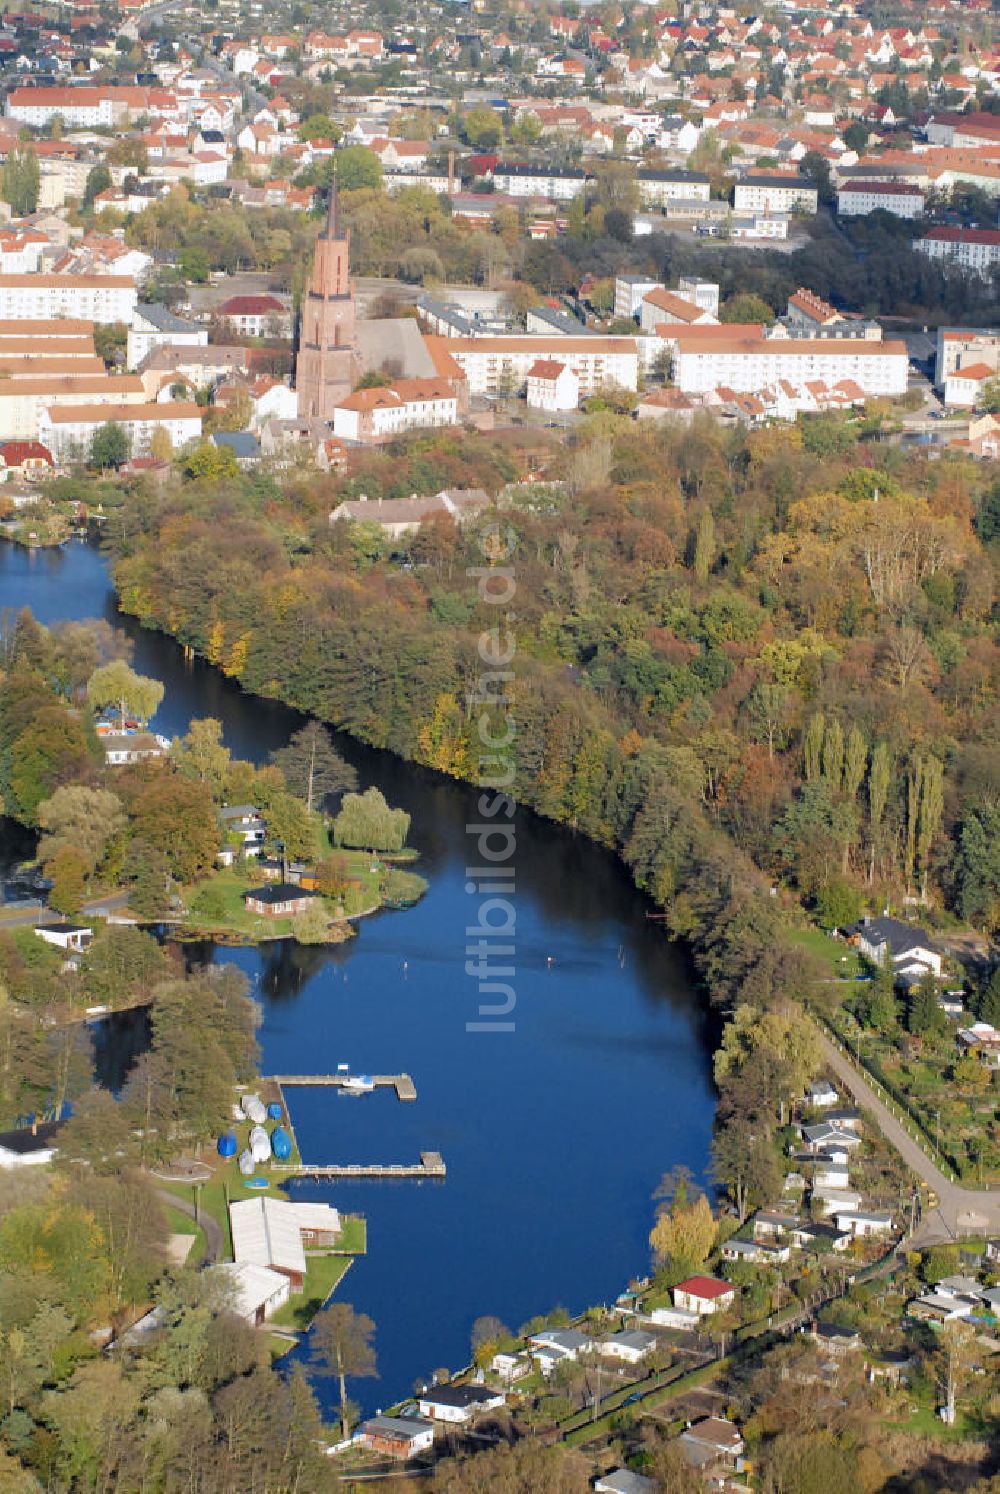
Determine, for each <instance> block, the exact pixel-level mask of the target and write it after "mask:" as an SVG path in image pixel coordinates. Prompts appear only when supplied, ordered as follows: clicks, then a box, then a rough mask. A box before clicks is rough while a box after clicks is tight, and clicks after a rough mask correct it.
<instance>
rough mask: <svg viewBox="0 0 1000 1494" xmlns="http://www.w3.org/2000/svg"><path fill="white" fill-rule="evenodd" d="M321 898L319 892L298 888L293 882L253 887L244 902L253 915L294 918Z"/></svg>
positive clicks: (246, 893) (244, 895)
mask: <svg viewBox="0 0 1000 1494" xmlns="http://www.w3.org/2000/svg"><path fill="white" fill-rule="evenodd" d="M319 896H320V894H319V893H318V892H312V891H310V889H309V888H306V887H296V886H295V885H294V883H292V882H272V883H270V884H269V885H268V886H266V887H252V888H251V889H250V891H249V892H245V893H244V894H243V901H244V902H245V903H246V906H247V908H248V909H249V911H250V912H251V913H257V914H259V915H260V917H262V918H294V917H295V916H296V915H297V914H299V913H304V912H305V911H306V909H307V908H308V907H309V905H310V904H311V903H312V902H313V900H314V899H315V898H317V897H319Z"/></svg>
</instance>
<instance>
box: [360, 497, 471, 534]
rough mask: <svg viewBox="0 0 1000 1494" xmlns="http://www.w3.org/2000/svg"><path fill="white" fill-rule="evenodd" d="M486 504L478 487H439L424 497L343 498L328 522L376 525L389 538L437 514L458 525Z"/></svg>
mask: <svg viewBox="0 0 1000 1494" xmlns="http://www.w3.org/2000/svg"><path fill="white" fill-rule="evenodd" d="M489 505H490V497H489V494H488V493H486V492H484V490H483V489H482V488H450V489H449V488H442V490H441V492H440V493H432V494H431V495H430V497H428V498H418V497H417V496H416V494H414V496H413V497H412V498H374V499H373V498H359V499H356V500H345V501H344V502H343V503H340V504H338V505H337V507H336V508H335V509H334V510H333V511H332V513H331V514H330V523H331V524H335V523H344V522H345V521H346V522H348V523H352V524H377V525H378V526H379V528H380V529H383V530H384V531H385V533H386V534H387V535H388V536H389V538H390V539H399V538H400V537H401V536H402V535H404V534H415V533H416V532H417V530H418V529H419V528H420V526H421V524H425V523H427V522H428V521H429V520H432V519H434V518H437V517H444V518H448V519H451V520H452V521H453V522H454V523H455V524H458V525H460V526H461V525H462V524H466V523H468V522H469V520H470V519H474V518H477V517H478V516H479V514H481V513H483V511H484V510H485V509H487V508H488V507H489Z"/></svg>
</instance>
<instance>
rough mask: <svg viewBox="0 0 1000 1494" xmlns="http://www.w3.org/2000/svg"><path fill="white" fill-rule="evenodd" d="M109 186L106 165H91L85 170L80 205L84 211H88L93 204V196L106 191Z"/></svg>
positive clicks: (109, 177)
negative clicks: (85, 176)
mask: <svg viewBox="0 0 1000 1494" xmlns="http://www.w3.org/2000/svg"><path fill="white" fill-rule="evenodd" d="M110 186H111V172H110V171H109V170H108V168H107V166H105V165H103V163H102V164H100V165H98V166H91V168H90V170H89V171H88V172H87V181H86V185H85V186H84V189H83V202H82V203H81V206H82V208H83V211H84V212H85V213H89V212H90V210H91V208H92V207H93V206H94V198H95V197H97V196H98V194H99V193H101V192H106V191H107V190H108V188H109V187H110Z"/></svg>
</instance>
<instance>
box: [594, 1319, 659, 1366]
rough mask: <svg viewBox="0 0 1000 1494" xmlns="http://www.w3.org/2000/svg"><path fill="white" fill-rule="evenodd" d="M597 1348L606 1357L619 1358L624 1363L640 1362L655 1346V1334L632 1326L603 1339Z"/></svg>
mask: <svg viewBox="0 0 1000 1494" xmlns="http://www.w3.org/2000/svg"><path fill="white" fill-rule="evenodd" d="M598 1348H599V1351H600V1353H601V1354H603V1355H604V1356H605V1357H606V1358H608V1359H621V1360H623V1361H624V1363H625V1364H640V1363H641V1362H642V1360H643V1359H645V1358H646V1355H647V1354H651V1353H652V1352H653V1350H654V1349H655V1348H656V1335H655V1334H653V1333H647V1332H646V1331H645V1330H644V1329H642V1328H632V1329H629V1330H627V1331H626V1332H624V1333H616V1334H614V1335H613V1337H611V1338H607V1339H605V1340H604V1342H603V1343H601V1344H599V1345H598Z"/></svg>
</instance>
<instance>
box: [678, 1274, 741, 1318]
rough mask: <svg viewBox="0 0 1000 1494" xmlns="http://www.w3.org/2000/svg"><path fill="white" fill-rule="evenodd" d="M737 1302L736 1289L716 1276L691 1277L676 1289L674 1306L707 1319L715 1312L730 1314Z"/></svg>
mask: <svg viewBox="0 0 1000 1494" xmlns="http://www.w3.org/2000/svg"><path fill="white" fill-rule="evenodd" d="M735 1301H736V1288H735V1287H734V1286H730V1284H729V1282H728V1281H719V1280H718V1278H717V1277H714V1276H689V1277H688V1278H687V1280H686V1281H681V1282H678V1284H677V1286H675V1287H674V1306H675V1307H680V1308H685V1309H686V1310H687V1311H688V1312H696V1313H697V1314H698V1315H699V1317H706V1316H707V1315H708V1314H709V1313H713V1312H728V1311H729V1309H730V1308H731V1307H732V1305H733V1303H734V1302H735Z"/></svg>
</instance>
